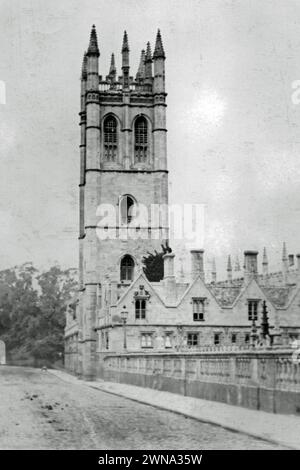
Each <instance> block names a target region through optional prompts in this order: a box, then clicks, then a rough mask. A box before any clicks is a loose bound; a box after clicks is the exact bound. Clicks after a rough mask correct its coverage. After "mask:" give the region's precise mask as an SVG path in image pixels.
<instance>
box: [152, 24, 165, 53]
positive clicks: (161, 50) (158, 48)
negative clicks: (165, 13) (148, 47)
mask: <svg viewBox="0 0 300 470" xmlns="http://www.w3.org/2000/svg"><path fill="white" fill-rule="evenodd" d="M159 58H161V59H165V58H166V56H165V51H164V47H163V43H162V39H161V34H160V30H158V31H157V35H156V42H155V49H154V54H153V59H159Z"/></svg>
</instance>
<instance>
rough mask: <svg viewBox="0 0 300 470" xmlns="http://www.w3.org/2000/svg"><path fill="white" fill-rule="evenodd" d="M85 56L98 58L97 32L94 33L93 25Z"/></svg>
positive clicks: (94, 27)
mask: <svg viewBox="0 0 300 470" xmlns="http://www.w3.org/2000/svg"><path fill="white" fill-rule="evenodd" d="M87 55H88V56H93V55H94V56H96V57H99V56H100V52H99V48H98V40H97V32H96V26H95V25H94V24H93V26H92V30H91V35H90V43H89V47H88V50H87Z"/></svg>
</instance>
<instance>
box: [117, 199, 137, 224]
mask: <svg viewBox="0 0 300 470" xmlns="http://www.w3.org/2000/svg"><path fill="white" fill-rule="evenodd" d="M134 206H135V202H134V200H133V198H132V197H131V196H123V197H122V198H121V201H120V216H121V224H123V225H124V224H125V225H127V224H130V222H131V221H132V219H133V210H134Z"/></svg>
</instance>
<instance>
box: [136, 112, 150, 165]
mask: <svg viewBox="0 0 300 470" xmlns="http://www.w3.org/2000/svg"><path fill="white" fill-rule="evenodd" d="M134 156H135V157H134V158H135V161H136V162H137V163H141V162H145V161H146V160H147V156H148V123H147V120H146V118H144V117H143V116H140V117H138V118H137V120H136V121H135V124H134Z"/></svg>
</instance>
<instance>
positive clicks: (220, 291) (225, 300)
mask: <svg viewBox="0 0 300 470" xmlns="http://www.w3.org/2000/svg"><path fill="white" fill-rule="evenodd" d="M209 290H210V291H211V292H212V293H213V295H214V297H215V298H216V300H217V302H218V304H220V306H221V307H231V306H232V305H233V304H234V303H235V301H236V299H237V298H238V296H239V295H240V293H241V291H242V286H228V287H225V286H217V285H213V284H211V285H210V286H209Z"/></svg>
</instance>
